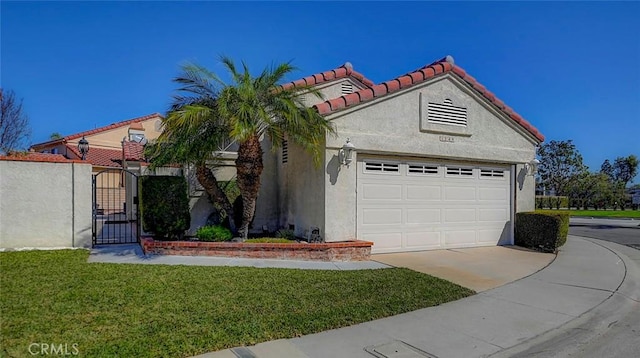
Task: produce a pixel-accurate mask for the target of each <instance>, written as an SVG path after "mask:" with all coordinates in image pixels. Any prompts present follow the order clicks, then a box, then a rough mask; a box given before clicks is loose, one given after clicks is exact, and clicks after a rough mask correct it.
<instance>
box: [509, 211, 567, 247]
mask: <svg viewBox="0 0 640 358" xmlns="http://www.w3.org/2000/svg"><path fill="white" fill-rule="evenodd" d="M569 216H570V213H569V212H557V211H536V212H525V213H517V214H516V225H515V244H516V245H518V246H522V247H527V248H530V249H534V250H539V251H543V252H557V251H558V248H559V247H561V246H562V245H564V244H565V242H567V234H568V233H569Z"/></svg>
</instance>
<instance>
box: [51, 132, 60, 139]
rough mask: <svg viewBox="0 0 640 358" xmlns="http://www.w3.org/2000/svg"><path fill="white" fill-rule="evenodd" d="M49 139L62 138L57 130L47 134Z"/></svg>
mask: <svg viewBox="0 0 640 358" xmlns="http://www.w3.org/2000/svg"><path fill="white" fill-rule="evenodd" d="M49 139H50V140H56V139H62V134H60V133H58V132H53V133H51V135H50V136H49Z"/></svg>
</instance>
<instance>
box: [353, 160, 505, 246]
mask: <svg viewBox="0 0 640 358" xmlns="http://www.w3.org/2000/svg"><path fill="white" fill-rule="evenodd" d="M357 170H358V173H357V181H358V194H357V195H358V202H357V208H358V209H357V215H358V218H357V222H358V223H357V230H358V238H359V239H360V240H367V241H372V242H374V246H373V249H372V252H374V253H383V252H398V251H417V250H433V249H444V248H461V247H472V246H495V245H497V244H498V243H503V242H508V240H509V237H510V232H511V230H510V213H511V210H510V207H511V204H510V203H511V190H510V183H511V180H510V171H509V167H508V166H486V165H473V164H456V163H453V162H451V163H447V162H444V163H443V162H428V161H427V162H418V161H404V160H398V161H393V160H380V159H367V158H364V159H361V160H359V161H358V166H357Z"/></svg>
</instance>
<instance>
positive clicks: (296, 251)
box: [140, 237, 373, 261]
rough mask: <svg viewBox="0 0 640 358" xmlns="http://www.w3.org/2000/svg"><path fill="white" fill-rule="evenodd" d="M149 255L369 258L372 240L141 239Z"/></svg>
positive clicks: (305, 259)
mask: <svg viewBox="0 0 640 358" xmlns="http://www.w3.org/2000/svg"><path fill="white" fill-rule="evenodd" d="M140 244H141V246H142V250H143V251H144V252H145V254H156V255H182V256H223V257H240V258H253V259H280V260H304V261H366V260H369V259H370V258H371V246H372V245H373V243H372V242H369V241H343V242H326V243H318V244H307V243H296V244H279V243H277V244H276V243H264V244H261V243H242V242H199V241H155V240H153V239H152V238H149V237H144V238H141V239H140Z"/></svg>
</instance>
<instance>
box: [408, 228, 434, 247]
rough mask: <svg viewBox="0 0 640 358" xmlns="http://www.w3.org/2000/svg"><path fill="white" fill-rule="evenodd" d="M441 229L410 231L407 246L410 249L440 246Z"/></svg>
mask: <svg viewBox="0 0 640 358" xmlns="http://www.w3.org/2000/svg"><path fill="white" fill-rule="evenodd" d="M440 236H441V235H440V231H418V232H408V233H406V237H407V243H406V244H407V245H406V247H407V248H410V249H425V250H426V249H432V248H439V247H440V246H441V245H442V243H441V242H440Z"/></svg>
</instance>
